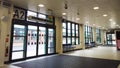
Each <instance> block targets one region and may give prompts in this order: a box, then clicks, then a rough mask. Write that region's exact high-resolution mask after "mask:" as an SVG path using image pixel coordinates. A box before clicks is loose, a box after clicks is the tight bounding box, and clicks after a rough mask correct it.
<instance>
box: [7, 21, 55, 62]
mask: <svg viewBox="0 0 120 68" xmlns="http://www.w3.org/2000/svg"><path fill="white" fill-rule="evenodd" d="M15 24H16V25H23V26H25V27H26V29H25V30H26V35H25V36H26V37H25V38H26V41H25V44H26V45H25V46H24V47H25V49H24V56H23V58H22V59H15V60H12V46H13V33H14V25H15ZM28 25H32V26H37V45H36V56H32V57H27V55H26V53H27V34H28ZM39 27H45V28H46V35H47V37H46V42H47V43H46V54H44V55H38V40H39V39H38V37H39V36H38V34H39ZM49 28H52V29H53V30H54V45H55V47H54V53H52V54H56V26H55V25H48V24H41V23H37V22H30V21H25V20H17V19H13V20H12V25H11V38H10V40H11V41H10V53H9V54H10V55H9V62H16V61H21V60H26V59H29V58H35V57H40V56H47V55H52V54H48V29H49Z"/></svg>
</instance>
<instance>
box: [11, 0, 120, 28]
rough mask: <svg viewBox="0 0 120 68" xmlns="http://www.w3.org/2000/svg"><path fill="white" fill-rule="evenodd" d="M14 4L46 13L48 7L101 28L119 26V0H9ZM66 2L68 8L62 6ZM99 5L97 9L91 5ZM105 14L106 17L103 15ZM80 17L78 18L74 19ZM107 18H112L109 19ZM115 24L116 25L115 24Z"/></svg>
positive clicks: (60, 13)
mask: <svg viewBox="0 0 120 68" xmlns="http://www.w3.org/2000/svg"><path fill="white" fill-rule="evenodd" d="M11 1H12V3H13V4H14V5H16V6H19V7H23V8H26V9H29V10H33V11H38V12H41V13H45V14H47V13H48V12H50V11H48V9H50V10H52V11H51V12H52V14H53V15H54V16H57V17H63V15H62V13H63V12H65V13H67V15H66V16H64V17H65V18H66V19H68V20H70V21H74V22H77V23H82V24H87V25H90V26H95V27H99V28H103V29H110V28H119V27H120V26H119V25H120V23H119V22H120V20H119V18H120V7H119V6H120V4H119V3H120V0H11ZM65 2H67V5H68V9H65V8H64V4H65ZM38 4H44V5H45V7H41V8H39V7H38ZM95 6H99V9H98V10H93V7H95ZM77 13H79V15H77ZM103 14H107V15H108V16H107V17H103ZM76 18H80V20H76ZM109 19H112V20H111V21H109ZM116 25H117V26H116Z"/></svg>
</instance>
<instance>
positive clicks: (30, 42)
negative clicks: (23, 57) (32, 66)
mask: <svg viewBox="0 0 120 68" xmlns="http://www.w3.org/2000/svg"><path fill="white" fill-rule="evenodd" d="M27 32H28V33H27V35H28V36H27V57H32V56H36V53H37V26H32V25H28V30H27Z"/></svg>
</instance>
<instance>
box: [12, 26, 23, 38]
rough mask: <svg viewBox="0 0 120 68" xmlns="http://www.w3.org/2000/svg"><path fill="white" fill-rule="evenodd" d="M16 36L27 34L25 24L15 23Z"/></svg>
mask: <svg viewBox="0 0 120 68" xmlns="http://www.w3.org/2000/svg"><path fill="white" fill-rule="evenodd" d="M14 36H25V26H22V25H14Z"/></svg>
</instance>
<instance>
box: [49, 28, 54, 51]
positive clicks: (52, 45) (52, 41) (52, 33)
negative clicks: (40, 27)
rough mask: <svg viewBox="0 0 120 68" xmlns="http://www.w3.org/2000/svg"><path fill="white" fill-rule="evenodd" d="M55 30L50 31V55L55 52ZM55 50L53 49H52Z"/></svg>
mask: <svg viewBox="0 0 120 68" xmlns="http://www.w3.org/2000/svg"><path fill="white" fill-rule="evenodd" d="M53 35H54V30H53V29H48V48H50V49H48V53H53V51H54V37H53ZM51 48H53V49H51Z"/></svg>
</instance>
